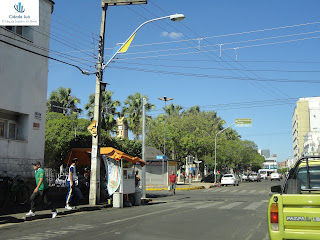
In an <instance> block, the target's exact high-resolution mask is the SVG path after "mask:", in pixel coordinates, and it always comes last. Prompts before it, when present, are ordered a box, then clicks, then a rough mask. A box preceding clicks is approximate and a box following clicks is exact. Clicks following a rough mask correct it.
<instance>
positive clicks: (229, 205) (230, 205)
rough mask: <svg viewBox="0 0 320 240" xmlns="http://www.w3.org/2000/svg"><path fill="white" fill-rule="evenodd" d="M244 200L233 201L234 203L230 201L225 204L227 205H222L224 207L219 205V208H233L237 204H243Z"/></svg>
mask: <svg viewBox="0 0 320 240" xmlns="http://www.w3.org/2000/svg"><path fill="white" fill-rule="evenodd" d="M242 203H243V202H233V203H230V204H228V205H225V206H222V207H219V209H231V208H233V207H235V206H238V205H240V204H242Z"/></svg>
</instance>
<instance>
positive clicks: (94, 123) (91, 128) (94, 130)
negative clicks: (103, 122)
mask: <svg viewBox="0 0 320 240" xmlns="http://www.w3.org/2000/svg"><path fill="white" fill-rule="evenodd" d="M88 131H89V132H90V133H91V134H92V136H94V137H96V136H97V134H98V132H97V131H98V124H97V121H96V120H93V121H92V123H91V124H90V125H89V127H88Z"/></svg>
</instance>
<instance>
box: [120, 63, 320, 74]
mask: <svg viewBox="0 0 320 240" xmlns="http://www.w3.org/2000/svg"><path fill="white" fill-rule="evenodd" d="M119 63H120V64H121V63H124V64H130V65H142V66H153V67H166V68H185V69H198V70H221V71H229V70H232V69H228V68H214V67H195V66H178V65H164V64H150V63H132V62H119ZM119 63H117V62H116V64H119ZM234 70H239V71H248V72H285V73H300V72H301V73H320V70H278V69H234Z"/></svg>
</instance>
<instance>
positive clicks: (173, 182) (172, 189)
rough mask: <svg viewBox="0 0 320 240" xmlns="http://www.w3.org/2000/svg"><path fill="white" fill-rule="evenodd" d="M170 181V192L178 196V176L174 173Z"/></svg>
mask: <svg viewBox="0 0 320 240" xmlns="http://www.w3.org/2000/svg"><path fill="white" fill-rule="evenodd" d="M169 180H170V192H171V193H172V194H176V184H177V175H175V174H174V171H172V172H171V175H170V176H169Z"/></svg>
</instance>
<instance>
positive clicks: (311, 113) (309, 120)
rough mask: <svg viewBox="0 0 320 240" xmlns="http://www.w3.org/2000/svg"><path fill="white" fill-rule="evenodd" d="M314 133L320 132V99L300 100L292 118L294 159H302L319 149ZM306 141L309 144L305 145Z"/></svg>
mask: <svg viewBox="0 0 320 240" xmlns="http://www.w3.org/2000/svg"><path fill="white" fill-rule="evenodd" d="M314 132H320V97H309V98H300V99H299V101H297V105H296V107H295V109H294V112H293V116H292V140H293V157H294V159H295V160H296V159H298V158H300V157H301V156H302V155H303V154H309V152H306V151H305V149H306V150H307V151H310V150H312V148H313V149H318V146H319V143H317V142H316V141H314V140H316V139H317V138H318V137H317V136H316V135H317V134H315V133H314ZM305 140H306V141H307V143H306V144H305Z"/></svg>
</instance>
